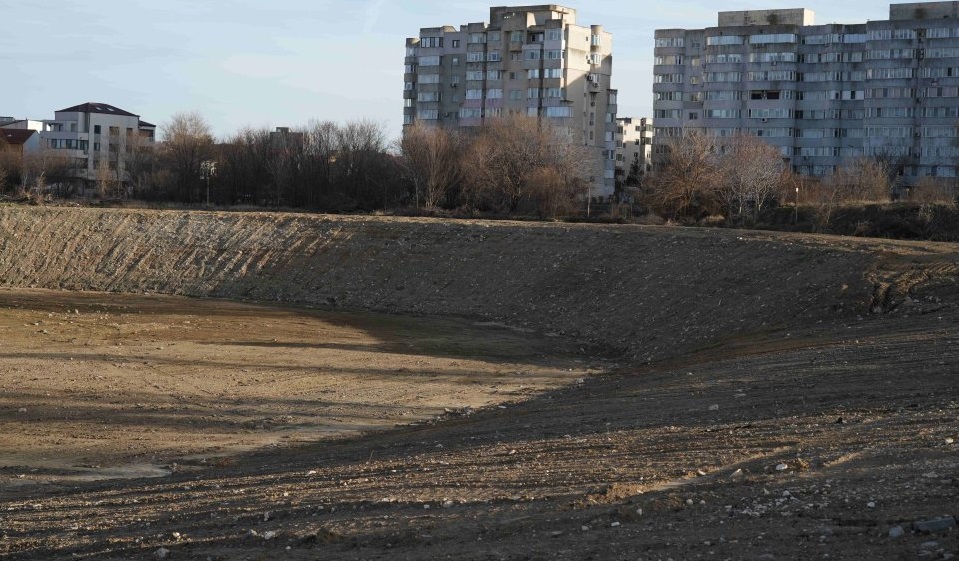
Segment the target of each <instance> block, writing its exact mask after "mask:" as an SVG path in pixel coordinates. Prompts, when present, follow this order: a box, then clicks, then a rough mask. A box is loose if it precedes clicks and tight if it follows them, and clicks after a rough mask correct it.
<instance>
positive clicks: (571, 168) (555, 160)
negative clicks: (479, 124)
mask: <svg viewBox="0 0 959 561" xmlns="http://www.w3.org/2000/svg"><path fill="white" fill-rule="evenodd" d="M591 161H592V158H591V157H590V154H589V153H588V152H586V150H585V149H584V148H583V147H582V146H581V145H580V144H579V143H577V142H576V141H575V140H574V139H573V135H572V134H571V133H570V131H569V130H564V129H561V128H558V127H555V126H553V125H552V124H550V123H548V122H545V121H541V120H539V119H536V118H532V117H525V116H510V117H505V118H503V119H495V120H493V121H492V122H490V123H488V124H487V125H485V126H484V127H483V128H482V130H480V131H479V133H478V135H477V136H476V137H475V138H474V139H473V141H472V142H471V143H470V146H469V147H468V148H467V149H466V150H465V152H464V158H463V164H462V167H463V173H464V183H463V186H464V197H465V199H466V202H467V203H469V204H472V205H476V206H478V207H482V208H488V209H490V210H496V211H499V212H509V213H516V212H517V211H520V210H533V211H535V212H539V213H540V214H542V210H543V207H542V206H541V203H542V202H543V201H545V200H549V201H552V202H550V203H548V206H551V207H554V208H555V204H554V203H555V199H554V197H555V196H560V197H566V198H575V197H576V195H577V194H578V193H582V194H584V195H585V194H586V189H585V188H584V186H585V185H586V181H587V178H588V177H589V171H590V170H589V163H590V162H591ZM547 179H548V180H549V181H547ZM534 180H535V181H534ZM534 184H535V189H533V187H534ZM545 186H549V188H550V189H552V190H553V191H555V192H554V193H551V194H550V195H549V196H548V197H546V198H545V199H544V197H543V195H544V192H543V189H544V187H545ZM524 207H528V208H524Z"/></svg>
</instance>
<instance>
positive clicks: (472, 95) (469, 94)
mask: <svg viewBox="0 0 959 561" xmlns="http://www.w3.org/2000/svg"><path fill="white" fill-rule="evenodd" d="M466 99H483V90H476V89H474V90H466Z"/></svg>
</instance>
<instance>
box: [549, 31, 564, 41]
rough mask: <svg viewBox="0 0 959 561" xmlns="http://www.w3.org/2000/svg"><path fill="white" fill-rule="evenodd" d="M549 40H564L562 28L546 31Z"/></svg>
mask: <svg viewBox="0 0 959 561" xmlns="http://www.w3.org/2000/svg"><path fill="white" fill-rule="evenodd" d="M546 40H547V41H562V40H563V30H562V29H550V30H549V31H547V32H546Z"/></svg>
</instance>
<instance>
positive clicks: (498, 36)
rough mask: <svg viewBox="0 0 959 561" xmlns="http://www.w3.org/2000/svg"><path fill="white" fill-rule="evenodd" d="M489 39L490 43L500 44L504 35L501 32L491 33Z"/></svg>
mask: <svg viewBox="0 0 959 561" xmlns="http://www.w3.org/2000/svg"><path fill="white" fill-rule="evenodd" d="M487 39H488V40H489V42H490V43H499V42H501V41H502V40H503V33H502V32H501V31H490V32H489V35H487Z"/></svg>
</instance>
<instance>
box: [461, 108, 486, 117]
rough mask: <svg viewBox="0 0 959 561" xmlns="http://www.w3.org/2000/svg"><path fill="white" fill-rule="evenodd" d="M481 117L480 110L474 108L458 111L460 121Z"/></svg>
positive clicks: (481, 112) (481, 111)
mask: <svg viewBox="0 0 959 561" xmlns="http://www.w3.org/2000/svg"><path fill="white" fill-rule="evenodd" d="M482 117H483V110H482V109H479V108H476V107H464V108H462V109H460V119H480V118H482Z"/></svg>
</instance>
